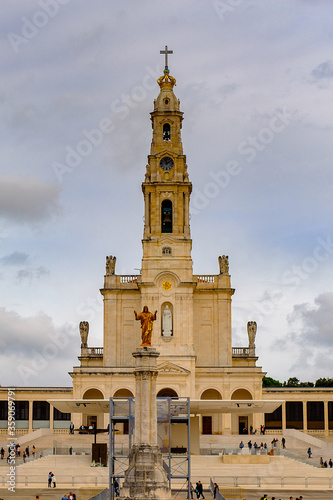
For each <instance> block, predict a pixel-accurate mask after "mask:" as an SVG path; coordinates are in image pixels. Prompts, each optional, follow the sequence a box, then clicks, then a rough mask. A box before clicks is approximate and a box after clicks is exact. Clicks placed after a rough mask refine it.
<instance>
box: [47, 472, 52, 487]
mask: <svg viewBox="0 0 333 500" xmlns="http://www.w3.org/2000/svg"><path fill="white" fill-rule="evenodd" d="M52 476H53V474H52V472H49V474H48V476H47V487H48V488H51V485H52Z"/></svg>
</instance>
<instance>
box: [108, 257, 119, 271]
mask: <svg viewBox="0 0 333 500" xmlns="http://www.w3.org/2000/svg"><path fill="white" fill-rule="evenodd" d="M116 260H117V259H116V257H114V256H113V255H110V256H109V257H108V256H107V257H106V274H107V275H110V274H114V271H115V269H116Z"/></svg>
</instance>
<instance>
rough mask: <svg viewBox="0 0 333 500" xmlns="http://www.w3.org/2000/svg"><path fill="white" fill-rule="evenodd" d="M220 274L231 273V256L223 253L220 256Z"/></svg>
mask: <svg viewBox="0 0 333 500" xmlns="http://www.w3.org/2000/svg"><path fill="white" fill-rule="evenodd" d="M219 266H220V274H229V257H228V255H222V256H220V257H219Z"/></svg>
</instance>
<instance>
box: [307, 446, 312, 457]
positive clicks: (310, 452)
mask: <svg viewBox="0 0 333 500" xmlns="http://www.w3.org/2000/svg"><path fill="white" fill-rule="evenodd" d="M307 454H308V458H312V451H311V448H310V446H309V448H308V451H307Z"/></svg>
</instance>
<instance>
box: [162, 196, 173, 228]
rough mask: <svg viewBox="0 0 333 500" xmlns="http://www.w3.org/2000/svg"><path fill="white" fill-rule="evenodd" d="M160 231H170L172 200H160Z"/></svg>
mask: <svg viewBox="0 0 333 500" xmlns="http://www.w3.org/2000/svg"><path fill="white" fill-rule="evenodd" d="M162 233H172V201H170V200H164V201H162Z"/></svg>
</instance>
